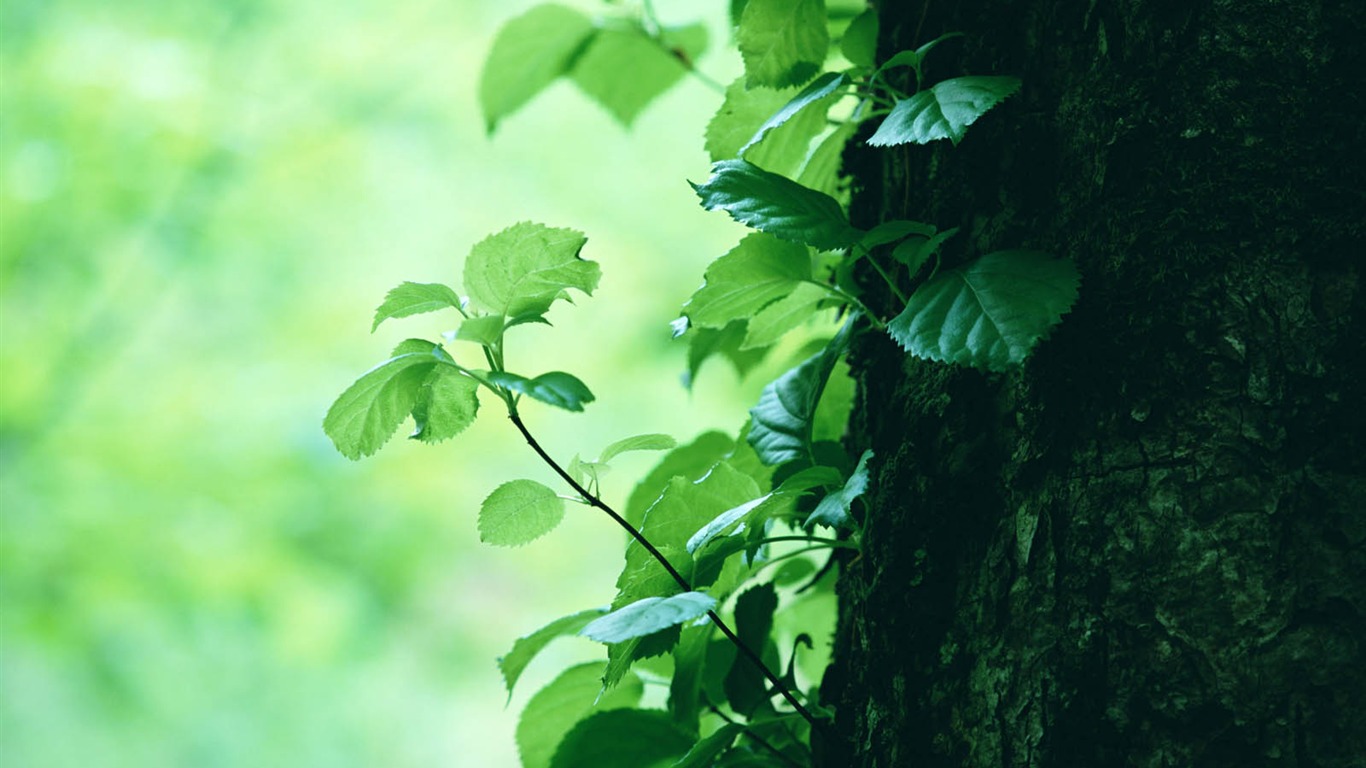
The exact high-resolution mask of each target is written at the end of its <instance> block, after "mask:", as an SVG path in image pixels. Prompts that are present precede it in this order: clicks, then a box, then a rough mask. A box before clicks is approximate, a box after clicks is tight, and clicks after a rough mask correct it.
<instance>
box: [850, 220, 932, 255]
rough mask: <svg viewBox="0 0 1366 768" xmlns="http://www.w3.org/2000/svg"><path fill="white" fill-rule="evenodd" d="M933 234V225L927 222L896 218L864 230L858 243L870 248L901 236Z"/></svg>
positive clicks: (890, 241) (893, 240) (894, 240)
mask: <svg viewBox="0 0 1366 768" xmlns="http://www.w3.org/2000/svg"><path fill="white" fill-rule="evenodd" d="M933 234H934V227H933V226H931V225H929V224H925V223H922V222H919V221H906V220H902V219H896V220H893V221H884V222H882V223H881V224H879V225H877V226H876V227H873V228H872V229H870V230H868V231H867V232H864V233H863V237H861V238H859V245H862V246H863V247H864V248H868V249H872V248H876V247H877V246H879V245H886V244H887V243H894V242H896V241H897V240H900V239H901V238H903V237H909V236H910V235H919V236H920V237H930V236H931V235H933Z"/></svg>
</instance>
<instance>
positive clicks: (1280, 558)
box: [823, 0, 1366, 768]
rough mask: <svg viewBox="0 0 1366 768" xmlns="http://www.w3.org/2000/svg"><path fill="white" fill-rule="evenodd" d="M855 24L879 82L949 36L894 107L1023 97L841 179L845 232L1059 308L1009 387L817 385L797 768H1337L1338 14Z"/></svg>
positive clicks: (1352, 694) (1354, 205)
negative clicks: (938, 253)
mask: <svg viewBox="0 0 1366 768" xmlns="http://www.w3.org/2000/svg"><path fill="white" fill-rule="evenodd" d="M878 5H879V6H880V16H881V19H882V32H881V35H882V39H881V41H880V48H881V53H882V56H883V57H884V58H885V57H886V56H888V55H890V54H891V53H893V52H895V51H898V50H903V49H906V48H914V47H916V46H918V45H919V44H921V43H923V42H925V41H927V40H929V39H931V38H934V37H936V36H938V35H940V34H942V33H944V32H948V31H961V32H964V33H965V37H963V38H960V39H956V40H953V41H950V42H945V43H944V44H943V45H941V46H940V48H939V49H937V50H936V51H935V53H933V54H932V55H931V56H930V59H929V64H930V66H929V72H928V73H927V74H928V82H931V83H932V82H934V81H936V80H937V79H941V78H944V77H951V76H956V75H960V74H1012V75H1017V76H1019V77H1021V78H1022V79H1023V81H1024V87H1023V89H1022V91H1021V93H1020V94H1018V95H1016V96H1014V97H1012V98H1011V99H1010V100H1008V101H1007V102H1005V103H1003V104H1002V105H1001V106H999V107H997V108H996V109H995V110H993V111H992V112H990V113H988V114H987V115H986V116H984V117H983V118H982V119H981V120H980V121H979V122H978V123H977V124H975V125H974V126H973V127H972V128H971V129H970V130H969V131H968V135H967V137H966V138H965V139H964V141H963V142H962V143H961V144H960V145H959V146H958V147H952V146H949V145H948V142H938V143H937V144H936V145H934V146H930V147H920V146H910V147H902V148H893V149H877V148H867V147H859V146H855V147H854V148H853V149H851V150H850V152H849V154H848V156H847V157H846V167H847V170H849V172H850V173H851V176H852V178H853V179H854V184H855V189H854V198H853V204H852V211H853V216H854V223H855V224H856V225H859V226H865V227H866V226H870V225H872V224H873V223H876V222H877V221H879V220H885V219H889V218H910V219H917V220H922V221H927V222H931V223H934V224H935V225H937V226H939V227H940V228H948V227H951V226H958V227H961V228H962V230H961V232H960V234H959V235H958V236H957V237H956V238H954V239H953V240H951V241H950V242H949V245H948V247H947V249H946V252H945V258H946V263H947V264H950V265H951V264H953V263H954V262H955V261H960V260H963V259H966V258H970V257H972V256H974V255H978V254H981V253H985V252H989V251H991V250H996V249H1002V248H1014V247H1023V248H1031V249H1037V250H1043V251H1048V252H1051V253H1054V254H1057V255H1059V256H1062V257H1065V258H1069V259H1072V260H1073V261H1074V262H1075V263H1076V264H1077V266H1078V267H1079V269H1080V271H1081V273H1082V275H1083V283H1082V288H1081V299H1080V301H1079V303H1078V305H1077V306H1076V308H1075V310H1074V311H1073V312H1072V314H1071V315H1069V316H1068V317H1067V318H1065V320H1064V322H1063V325H1062V326H1060V327H1059V328H1058V329H1057V330H1056V332H1055V333H1054V334H1053V338H1051V339H1050V340H1048V341H1045V342H1044V343H1043V344H1042V345H1041V346H1040V347H1039V348H1038V350H1037V352H1036V353H1035V354H1034V356H1033V357H1032V358H1031V359H1030V360H1029V361H1028V362H1027V364H1026V365H1025V366H1024V367H1023V368H1022V369H1021V370H1019V371H1016V372H1012V373H1008V374H990V375H989V374H982V373H978V372H975V371H971V370H964V369H960V368H951V367H946V366H942V365H939V364H935V363H926V362H921V361H918V360H915V359H912V358H909V357H908V356H907V355H906V354H905V353H904V352H903V351H902V350H901V349H900V348H899V347H897V346H896V345H895V344H894V343H893V342H891V341H890V340H889V339H887V338H886V337H885V336H882V335H879V334H866V335H865V336H864V337H863V338H862V339H861V340H860V342H859V343H858V344H857V345H856V346H855V348H854V349H853V350H852V352H851V362H852V365H853V366H854V370H855V375H856V377H857V378H858V380H859V384H860V403H859V405H858V407H857V409H856V412H855V416H854V422H853V424H852V426H851V440H852V442H853V443H854V444H855V445H854V446H853V447H856V448H858V449H860V450H861V449H862V448H865V447H868V448H872V449H873V451H874V452H875V456H876V458H875V460H874V462H873V464H872V470H873V475H874V483H873V485H872V487H870V490H869V493H868V496H867V505H866V512H865V516H864V519H863V520H862V524H863V551H862V553H861V554H860V555H859V556H858V557H857V558H854V559H852V560H850V561H847V562H845V563H844V564H843V577H842V579H841V586H840V599H841V611H840V625H839V632H838V636H837V640H836V656H837V662H836V666H834V667H832V668H831V670H830V673H829V674H828V675H827V679H826V683H825V685H824V686H823V694H824V695H825V696H826V697H827V699H828V700H829V701H830V702H832V703H834V704H835V705H836V707H837V711H838V726H839V729H840V731H841V733H842V735H843V741H839V740H832V743H831V744H829V745H828V754H827V756H826V759H825V763H826V764H829V765H839V766H946V767H947V766H952V768H961V767H962V766H1124V765H1134V766H1250V765H1258V766H1362V765H1366V694H1363V691H1366V649H1364V648H1363V645H1366V547H1363V543H1364V542H1366V460H1363V457H1364V456H1366V418H1363V413H1364V412H1366V376H1363V373H1366V364H1364V363H1363V361H1366V306H1363V304H1364V302H1363V296H1362V290H1361V288H1362V286H1361V274H1360V273H1361V269H1362V258H1363V255H1364V254H1366V244H1364V243H1363V236H1362V220H1363V215H1364V214H1366V205H1364V204H1363V194H1362V189H1363V172H1364V171H1366V163H1363V147H1366V135H1364V132H1363V129H1362V126H1363V125H1366V109H1363V97H1362V91H1363V88H1362V85H1361V80H1360V73H1361V72H1363V71H1366V61H1363V56H1362V54H1361V51H1362V48H1363V43H1362V41H1363V40H1366V22H1363V16H1364V15H1366V6H1363V4H1360V3H1351V2H1339V3H1326V2H1323V3H1320V2H1310V1H1309V0H1285V1H1284V2H1268V1H1265V0H1240V1H1238V2H1232V1H1231V0H1157V1H1153V2H1138V1H1137V0H1120V1H1119V2H1112V3H1104V2H1094V0H1092V2H1066V1H1064V2H1044V1H1043V0H1011V1H1010V2H1006V1H1005V0H996V1H991V0H962V1H961V2H955V3H945V2H939V3H934V2H925V0H916V1H915V2H909V1H906V0H901V1H888V2H885V3H879V4H878ZM902 71H903V72H904V71H905V70H902ZM870 290H873V289H872V288H871V283H870ZM884 298H885V297H884ZM875 308H877V309H880V310H882V311H885V312H888V313H895V311H896V310H897V308H896V307H894V306H893V305H892V304H891V302H890V301H884V303H883V304H881V305H880V306H878V307H875Z"/></svg>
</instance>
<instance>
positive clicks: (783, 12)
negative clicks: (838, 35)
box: [736, 0, 830, 88]
mask: <svg viewBox="0 0 1366 768" xmlns="http://www.w3.org/2000/svg"><path fill="white" fill-rule="evenodd" d="M736 43H737V44H738V45H739V47H740V55H741V57H743V58H744V61H745V78H746V79H745V84H746V85H748V86H749V87H751V88H752V87H755V86H767V87H769V88H786V87H787V86H790V85H801V84H802V83H804V82H806V81H807V80H808V79H810V77H811V76H812V75H814V74H816V72H817V71H819V67H820V65H821V63H822V62H824V61H825V54H826V50H827V49H828V48H829V47H830V33H829V30H828V29H827V28H826V20H825V3H824V2H822V0H749V2H747V3H746V4H745V10H744V12H743V13H742V14H741V15H740V25H739V29H738V30H737V32H736Z"/></svg>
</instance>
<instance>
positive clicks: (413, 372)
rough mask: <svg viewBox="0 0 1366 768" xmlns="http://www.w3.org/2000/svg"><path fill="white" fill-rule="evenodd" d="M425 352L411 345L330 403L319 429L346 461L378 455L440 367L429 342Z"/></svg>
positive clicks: (370, 371)
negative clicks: (433, 373) (376, 453)
mask: <svg viewBox="0 0 1366 768" xmlns="http://www.w3.org/2000/svg"><path fill="white" fill-rule="evenodd" d="M411 341H417V342H419V343H421V344H426V345H427V348H428V350H429V351H426V352H423V351H416V350H419V349H420V347H417V346H416V345H409V346H403V345H400V349H404V350H407V351H405V352H402V353H399V354H396V355H395V356H394V357H392V358H390V359H389V360H386V361H384V362H383V363H380V364H379V365H377V366H375V367H374V368H371V369H370V370H369V371H366V372H365V373H364V374H363V375H362V376H361V377H360V378H359V379H356V381H355V383H353V384H352V385H351V386H350V387H347V389H346V391H345V392H343V393H341V396H340V397H338V398H337V399H336V401H335V402H333V403H332V407H331V408H329V409H328V411H327V416H325V417H324V418H323V431H324V432H326V433H327V436H328V437H330V438H332V443H333V445H335V446H337V450H338V451H339V452H341V455H343V456H345V457H346V458H348V459H353V460H354V459H359V458H361V457H362V456H369V455H370V454H372V453H374V452H375V451H378V450H379V448H380V446H382V445H384V444H385V443H386V442H388V440H389V438H390V437H392V436H393V434H394V431H395V430H397V429H398V425H399V424H401V423H403V420H404V419H405V418H407V416H408V414H409V413H411V412H412V410H413V406H414V405H415V404H416V403H417V399H418V397H419V395H420V394H421V392H422V387H423V384H425V383H426V381H427V376H428V374H430V373H431V372H432V369H433V368H435V367H436V366H437V365H438V364H439V360H438V358H437V357H436V355H435V353H434V352H433V351H430V350H434V349H439V348H438V347H435V345H433V344H431V343H429V342H422V341H421V340H418V339H414V340H411Z"/></svg>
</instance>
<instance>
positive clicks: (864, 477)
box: [803, 451, 873, 529]
mask: <svg viewBox="0 0 1366 768" xmlns="http://www.w3.org/2000/svg"><path fill="white" fill-rule="evenodd" d="M871 458H873V452H872V451H864V452H863V455H862V456H860V457H859V460H858V466H857V467H856V468H855V469H854V472H853V474H851V475H849V481H848V482H846V483H845V484H844V487H843V488H841V489H839V490H838V491H835V492H834V493H832V494H830V495H828V496H826V497H825V498H823V499H821V503H819V504H817V505H816V509H815V511H814V512H812V513H811V515H810V516H809V517H807V518H806V523H804V525H803V527H805V528H807V529H811V528H813V527H815V526H816V525H828V526H830V527H831V528H851V527H853V524H854V521H853V518H851V517H849V506H850V505H851V504H853V503H854V499H857V498H858V497H860V496H862V495H863V492H864V491H866V490H868V460H869V459H871Z"/></svg>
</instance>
